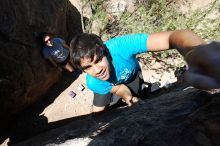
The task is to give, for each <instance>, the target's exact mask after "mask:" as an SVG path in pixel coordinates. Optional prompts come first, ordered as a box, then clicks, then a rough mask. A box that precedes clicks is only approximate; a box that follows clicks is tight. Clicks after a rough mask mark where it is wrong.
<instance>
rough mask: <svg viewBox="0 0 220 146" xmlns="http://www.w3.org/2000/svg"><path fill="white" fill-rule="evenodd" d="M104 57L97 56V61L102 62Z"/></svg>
mask: <svg viewBox="0 0 220 146" xmlns="http://www.w3.org/2000/svg"><path fill="white" fill-rule="evenodd" d="M102 58H103V57H99V58H97V59H96V61H95V63H99V62H101V61H102Z"/></svg>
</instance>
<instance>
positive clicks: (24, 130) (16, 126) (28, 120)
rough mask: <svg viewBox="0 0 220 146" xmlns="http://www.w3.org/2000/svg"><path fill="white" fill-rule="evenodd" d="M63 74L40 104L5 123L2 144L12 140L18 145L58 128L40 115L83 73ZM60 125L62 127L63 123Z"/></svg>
mask: <svg viewBox="0 0 220 146" xmlns="http://www.w3.org/2000/svg"><path fill="white" fill-rule="evenodd" d="M62 73H63V75H62V77H61V78H60V79H59V81H58V82H57V83H56V84H54V85H53V86H52V87H51V88H50V89H49V90H48V92H47V93H46V94H45V95H44V96H43V97H42V98H41V100H40V101H39V102H37V103H36V104H34V105H33V106H31V107H29V108H28V109H26V110H24V111H22V112H21V113H20V114H18V115H16V116H15V118H13V119H11V120H10V121H9V122H7V123H4V126H2V128H1V130H0V131H1V143H2V142H3V141H4V140H5V139H6V138H9V139H10V144H13V143H17V142H19V141H22V140H24V139H27V138H30V137H32V136H34V135H37V134H39V133H41V132H43V131H46V130H49V129H52V128H54V127H56V126H57V125H56V124H48V120H47V118H46V117H45V116H44V115H40V113H42V111H43V110H44V109H45V108H46V107H47V106H48V105H50V104H51V103H52V102H53V101H54V100H55V99H56V97H58V96H59V94H60V93H61V92H63V90H65V89H66V88H68V87H69V86H70V85H71V83H72V82H74V81H75V80H76V79H77V78H78V76H79V75H80V73H81V72H77V73H75V74H72V73H69V72H67V71H63V72H62ZM54 125H56V126H54ZM58 125H62V123H60V124H58Z"/></svg>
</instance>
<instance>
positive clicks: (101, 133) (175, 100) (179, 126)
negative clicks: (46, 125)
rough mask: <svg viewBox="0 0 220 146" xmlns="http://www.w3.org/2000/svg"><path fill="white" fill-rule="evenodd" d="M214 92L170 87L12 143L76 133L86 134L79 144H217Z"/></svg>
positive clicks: (218, 101)
mask: <svg viewBox="0 0 220 146" xmlns="http://www.w3.org/2000/svg"><path fill="white" fill-rule="evenodd" d="M219 97H220V95H219V94H218V93H215V94H210V93H208V92H204V91H199V90H195V89H190V90H187V91H172V93H168V94H163V95H162V96H160V97H157V98H154V99H150V100H145V103H144V104H141V105H140V104H138V105H134V106H132V107H131V108H124V109H116V110H112V111H108V112H105V113H103V114H102V115H99V116H95V117H94V116H90V115H89V116H83V117H79V118H75V119H72V122H71V123H70V124H67V125H66V126H64V127H61V128H57V129H54V130H51V131H49V132H47V133H44V134H41V135H38V136H36V137H34V138H32V139H29V140H27V141H25V142H22V143H19V144H18V145H19V146H23V145H24V146H26V145H32V146H35V145H36V146H37V145H55V144H57V145H58V144H62V143H63V144H64V145H65V143H66V145H77V144H78V142H79V139H80V140H81V141H82V140H84V139H90V141H89V142H88V141H87V144H85V145H89V146H97V145H100V146H109V145H114V146H139V145H141V146H142V145H143V146H158V145H159V146H201V145H203V146H217V145H220V121H219V120H220V118H219V117H220V108H219V105H220V98H219ZM74 139H75V141H74ZM67 140H68V141H67ZM71 140H72V141H71ZM77 140H78V141H77Z"/></svg>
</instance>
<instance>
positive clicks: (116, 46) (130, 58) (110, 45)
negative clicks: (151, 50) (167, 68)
mask: <svg viewBox="0 0 220 146" xmlns="http://www.w3.org/2000/svg"><path fill="white" fill-rule="evenodd" d="M147 39H148V34H130V35H125V36H120V37H116V38H113V39H110V40H108V41H107V42H105V43H104V44H105V45H106V47H107V49H108V50H109V53H110V55H111V57H112V64H113V66H114V70H113V71H111V74H110V78H109V80H107V81H102V80H99V79H97V78H95V77H93V76H90V75H89V74H87V76H86V84H87V87H88V88H89V89H90V90H92V91H93V92H95V93H98V94H107V93H109V92H110V91H111V89H112V86H114V85H117V84H122V83H128V82H129V81H130V80H131V79H132V78H133V77H134V76H135V75H136V74H137V72H138V71H139V69H140V66H139V64H138V61H137V59H136V54H140V53H144V52H147V50H148V49H147Z"/></svg>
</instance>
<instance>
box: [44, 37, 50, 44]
mask: <svg viewBox="0 0 220 146" xmlns="http://www.w3.org/2000/svg"><path fill="white" fill-rule="evenodd" d="M51 40H52V39H51V38H49V39H48V40H46V41H44V42H45V43H46V44H47V43H48V42H49V41H50V42H51Z"/></svg>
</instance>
